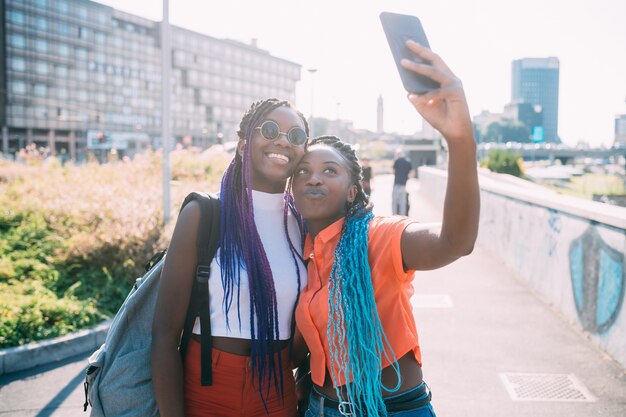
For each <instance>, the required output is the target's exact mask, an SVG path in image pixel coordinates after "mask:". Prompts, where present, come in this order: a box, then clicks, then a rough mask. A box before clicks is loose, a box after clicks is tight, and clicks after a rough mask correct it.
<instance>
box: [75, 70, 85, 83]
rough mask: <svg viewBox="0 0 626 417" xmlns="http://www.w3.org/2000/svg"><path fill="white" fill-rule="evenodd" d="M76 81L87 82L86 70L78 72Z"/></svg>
mask: <svg viewBox="0 0 626 417" xmlns="http://www.w3.org/2000/svg"><path fill="white" fill-rule="evenodd" d="M76 79H78V80H80V81H87V71H85V70H80V69H79V70H76Z"/></svg>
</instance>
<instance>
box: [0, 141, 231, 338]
mask: <svg viewBox="0 0 626 417" xmlns="http://www.w3.org/2000/svg"><path fill="white" fill-rule="evenodd" d="M229 159H230V156H229V155H226V154H224V153H220V152H214V153H211V154H209V155H206V154H205V155H202V154H200V153H198V152H193V151H186V150H178V151H176V152H174V153H173V154H172V178H173V181H172V184H171V189H172V208H171V210H172V211H171V212H172V213H174V214H175V213H176V212H177V211H176V210H177V207H178V206H179V204H180V203H181V201H182V199H183V198H184V196H185V195H186V194H187V193H188V192H190V191H193V190H210V191H215V190H216V187H218V186H219V179H220V177H221V173H222V172H223V170H224V168H225V167H226V164H227V163H228V160H229ZM161 205H162V185H161V157H160V155H159V154H157V153H149V154H147V155H144V156H141V157H138V158H136V159H135V160H133V161H130V160H123V161H111V162H110V163H107V164H103V165H98V164H95V163H88V164H85V165H80V166H75V165H72V164H66V165H65V166H62V165H61V164H60V163H59V162H58V161H56V160H55V159H54V158H46V159H43V160H36V161H35V162H33V161H29V163H27V164H24V163H14V162H6V161H5V162H0V347H1V348H4V347H12V346H19V345H23V344H25V343H28V342H31V341H36V340H41V339H45V338H49V337H55V336H60V335H64V334H67V333H70V332H74V331H76V330H80V329H84V328H87V327H92V326H94V325H96V324H97V323H99V322H100V321H101V320H103V319H105V318H109V317H112V315H114V314H115V312H116V311H117V309H118V308H119V306H120V305H121V303H122V302H123V301H124V298H125V297H126V295H127V294H128V291H129V290H130V288H131V285H132V282H133V281H134V279H135V278H136V277H137V276H140V275H142V271H143V265H144V264H145V262H146V261H147V260H148V259H149V258H150V257H151V255H152V254H153V253H154V252H156V251H157V250H159V249H161V248H163V247H165V246H166V245H167V241H168V239H169V235H170V234H171V230H172V227H173V223H174V222H173V221H172V222H170V224H168V225H164V224H163V222H162V220H161V219H162V209H161ZM173 217H175V216H173ZM174 220H175V219H174Z"/></svg>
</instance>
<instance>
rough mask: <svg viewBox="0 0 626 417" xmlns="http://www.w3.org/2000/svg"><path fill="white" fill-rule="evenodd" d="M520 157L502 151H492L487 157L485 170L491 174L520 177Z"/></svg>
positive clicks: (513, 153)
mask: <svg viewBox="0 0 626 417" xmlns="http://www.w3.org/2000/svg"><path fill="white" fill-rule="evenodd" d="M521 159H522V157H521V156H520V155H519V154H517V153H515V152H511V151H507V150H504V149H492V150H490V151H489V154H488V155H487V168H489V170H490V171H493V172H499V173H502V174H510V175H514V176H516V177H521V176H522V168H521V167H520V161H521Z"/></svg>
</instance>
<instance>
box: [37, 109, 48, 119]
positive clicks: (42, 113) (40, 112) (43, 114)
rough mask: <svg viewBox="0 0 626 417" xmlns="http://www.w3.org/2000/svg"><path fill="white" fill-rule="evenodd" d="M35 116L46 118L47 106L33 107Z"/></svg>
mask: <svg viewBox="0 0 626 417" xmlns="http://www.w3.org/2000/svg"><path fill="white" fill-rule="evenodd" d="M34 110H35V118H36V119H47V118H48V108H47V107H35V109H34Z"/></svg>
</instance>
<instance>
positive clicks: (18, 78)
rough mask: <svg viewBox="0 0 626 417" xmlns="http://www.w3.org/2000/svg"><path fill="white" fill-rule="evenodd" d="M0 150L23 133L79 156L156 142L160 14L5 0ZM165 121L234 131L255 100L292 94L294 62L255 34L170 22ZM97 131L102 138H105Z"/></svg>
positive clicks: (204, 139) (191, 133)
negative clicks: (240, 37)
mask: <svg viewBox="0 0 626 417" xmlns="http://www.w3.org/2000/svg"><path fill="white" fill-rule="evenodd" d="M3 4H4V7H3V9H2V11H1V13H2V22H3V27H2V30H1V32H0V37H1V38H2V41H3V42H2V45H3V50H2V53H1V57H0V58H1V61H0V62H1V63H2V65H1V66H0V82H2V83H3V85H4V94H3V97H2V99H1V100H2V102H1V103H0V123H1V125H2V146H3V152H4V153H6V154H12V153H14V152H15V151H17V150H18V149H20V148H22V147H24V146H25V145H28V144H30V143H36V144H38V145H39V144H41V145H43V146H49V147H50V148H51V149H53V150H54V151H56V152H66V153H67V154H68V155H70V156H71V157H77V158H78V159H81V157H84V155H85V154H86V151H88V150H89V149H90V148H91V149H98V148H101V149H102V148H105V149H106V148H111V147H115V148H117V149H118V151H120V152H121V153H123V154H129V155H132V154H133V153H135V152H137V151H138V150H140V149H143V148H145V147H148V146H152V145H157V146H158V144H159V143H160V132H161V49H160V27H161V25H160V22H155V21H152V20H149V19H145V18H142V17H140V16H136V15H132V14H129V13H125V12H122V11H119V10H116V9H113V8H111V7H109V6H105V5H102V4H99V3H96V2H93V1H88V0H5V1H4V2H3ZM171 46H172V70H171V82H172V98H171V105H170V108H171V127H172V134H173V136H175V137H176V140H177V141H179V142H180V141H182V140H183V138H185V142H186V143H188V142H189V140H191V142H192V143H193V144H195V145H198V146H207V145H208V144H210V143H213V142H215V141H216V140H217V138H218V136H220V137H221V136H223V138H224V140H226V141H229V140H235V139H236V130H237V127H238V126H237V125H238V122H239V120H240V119H241V116H242V114H243V113H244V112H245V111H246V110H247V109H248V107H249V106H250V104H251V103H252V102H253V101H256V100H259V99H261V98H265V97H270V96H271V97H280V98H284V99H287V100H290V101H292V102H294V101H295V89H296V83H297V82H298V81H299V80H300V71H301V66H300V65H299V64H296V63H293V62H290V61H287V60H284V59H281V58H278V57H275V56H272V55H270V54H269V53H268V52H267V51H265V50H262V49H259V48H258V47H257V46H256V45H255V44H254V43H252V44H245V43H242V42H237V41H232V40H225V39H218V38H214V37H211V36H207V35H204V34H200V33H196V32H192V31H189V30H186V29H184V28H180V27H176V26H172V27H171ZM103 139H104V141H103Z"/></svg>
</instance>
